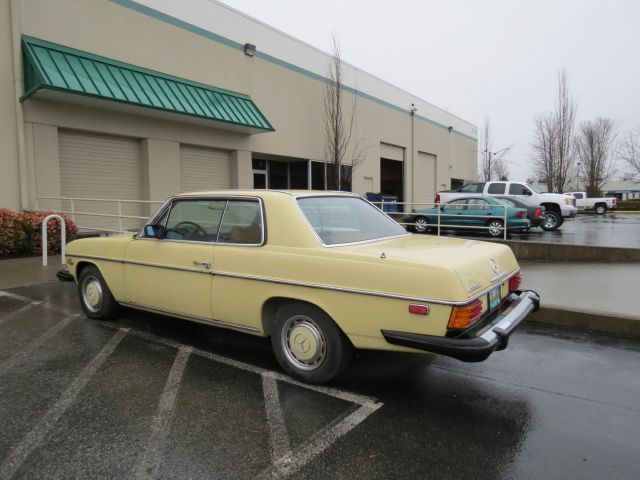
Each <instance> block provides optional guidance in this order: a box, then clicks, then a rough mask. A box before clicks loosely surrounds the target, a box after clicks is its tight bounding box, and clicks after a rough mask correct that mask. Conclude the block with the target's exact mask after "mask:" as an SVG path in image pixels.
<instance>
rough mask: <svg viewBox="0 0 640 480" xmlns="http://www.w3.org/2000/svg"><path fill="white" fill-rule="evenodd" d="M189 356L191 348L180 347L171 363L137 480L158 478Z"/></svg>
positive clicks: (139, 465)
mask: <svg viewBox="0 0 640 480" xmlns="http://www.w3.org/2000/svg"><path fill="white" fill-rule="evenodd" d="M190 355H191V347H186V346H182V347H180V349H179V350H178V354H177V355H176V358H175V360H174V361H173V366H172V367H171V371H170V372H169V376H168V377H167V383H166V384H165V386H164V390H163V392H162V396H161V397H160V402H158V411H157V412H156V415H155V416H154V417H153V423H152V425H151V435H149V439H148V440H147V447H146V449H145V451H144V454H143V455H142V458H141V459H140V463H139V464H138V468H137V469H136V475H135V478H137V479H154V478H158V476H159V469H160V465H161V463H162V457H163V455H164V449H165V445H166V442H167V437H168V435H169V431H170V429H171V421H172V420H173V416H174V412H175V403H176V396H177V395H178V390H179V389H180V383H181V382H182V376H183V374H184V371H185V369H186V367H187V362H188V361H189V356H190Z"/></svg>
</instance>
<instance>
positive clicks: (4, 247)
mask: <svg viewBox="0 0 640 480" xmlns="http://www.w3.org/2000/svg"><path fill="white" fill-rule="evenodd" d="M52 213H57V212H51V211H47V212H40V211H38V212H31V211H25V212H12V211H11V210H7V209H0V255H12V254H18V255H39V254H41V253H42V245H41V243H42V234H41V231H42V230H41V229H42V220H44V218H45V217H46V216H47V215H50V214H52ZM57 214H58V215H61V216H62V217H63V218H64V221H65V224H66V229H65V231H66V236H67V238H66V240H67V242H70V241H71V240H73V239H74V238H76V235H77V233H78V227H77V226H76V224H75V222H73V220H71V219H70V218H69V217H67V216H66V215H65V214H63V213H57ZM47 246H48V251H49V253H59V252H60V224H59V223H58V222H57V221H55V220H54V221H49V224H48V225H47Z"/></svg>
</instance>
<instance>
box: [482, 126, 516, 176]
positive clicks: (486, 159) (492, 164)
mask: <svg viewBox="0 0 640 480" xmlns="http://www.w3.org/2000/svg"><path fill="white" fill-rule="evenodd" d="M511 148H512V146H511V145H509V146H508V147H506V148H502V149H500V150H498V151H497V152H496V151H494V150H493V140H492V138H491V122H490V121H489V117H486V118H485V119H484V123H483V125H482V130H481V131H480V151H479V152H478V153H479V154H480V180H482V181H484V182H488V181H491V179H492V178H498V179H500V178H501V177H502V176H508V175H509V171H508V169H507V165H506V163H505V161H504V157H505V156H506V155H507V154H508V153H509V151H510V150H511Z"/></svg>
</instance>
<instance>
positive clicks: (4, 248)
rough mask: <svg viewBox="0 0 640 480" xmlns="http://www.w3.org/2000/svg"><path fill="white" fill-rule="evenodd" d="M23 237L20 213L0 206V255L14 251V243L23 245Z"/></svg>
mask: <svg viewBox="0 0 640 480" xmlns="http://www.w3.org/2000/svg"><path fill="white" fill-rule="evenodd" d="M25 238H26V235H25V233H24V229H23V228H22V222H21V221H20V214H19V213H16V212H13V211H11V210H8V209H6V208H0V255H11V254H13V253H16V252H17V247H16V245H23V244H24V241H25Z"/></svg>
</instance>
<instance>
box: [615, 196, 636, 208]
mask: <svg viewBox="0 0 640 480" xmlns="http://www.w3.org/2000/svg"><path fill="white" fill-rule="evenodd" d="M617 208H618V210H640V198H632V199H631V200H622V201H619V202H618V206H617Z"/></svg>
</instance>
